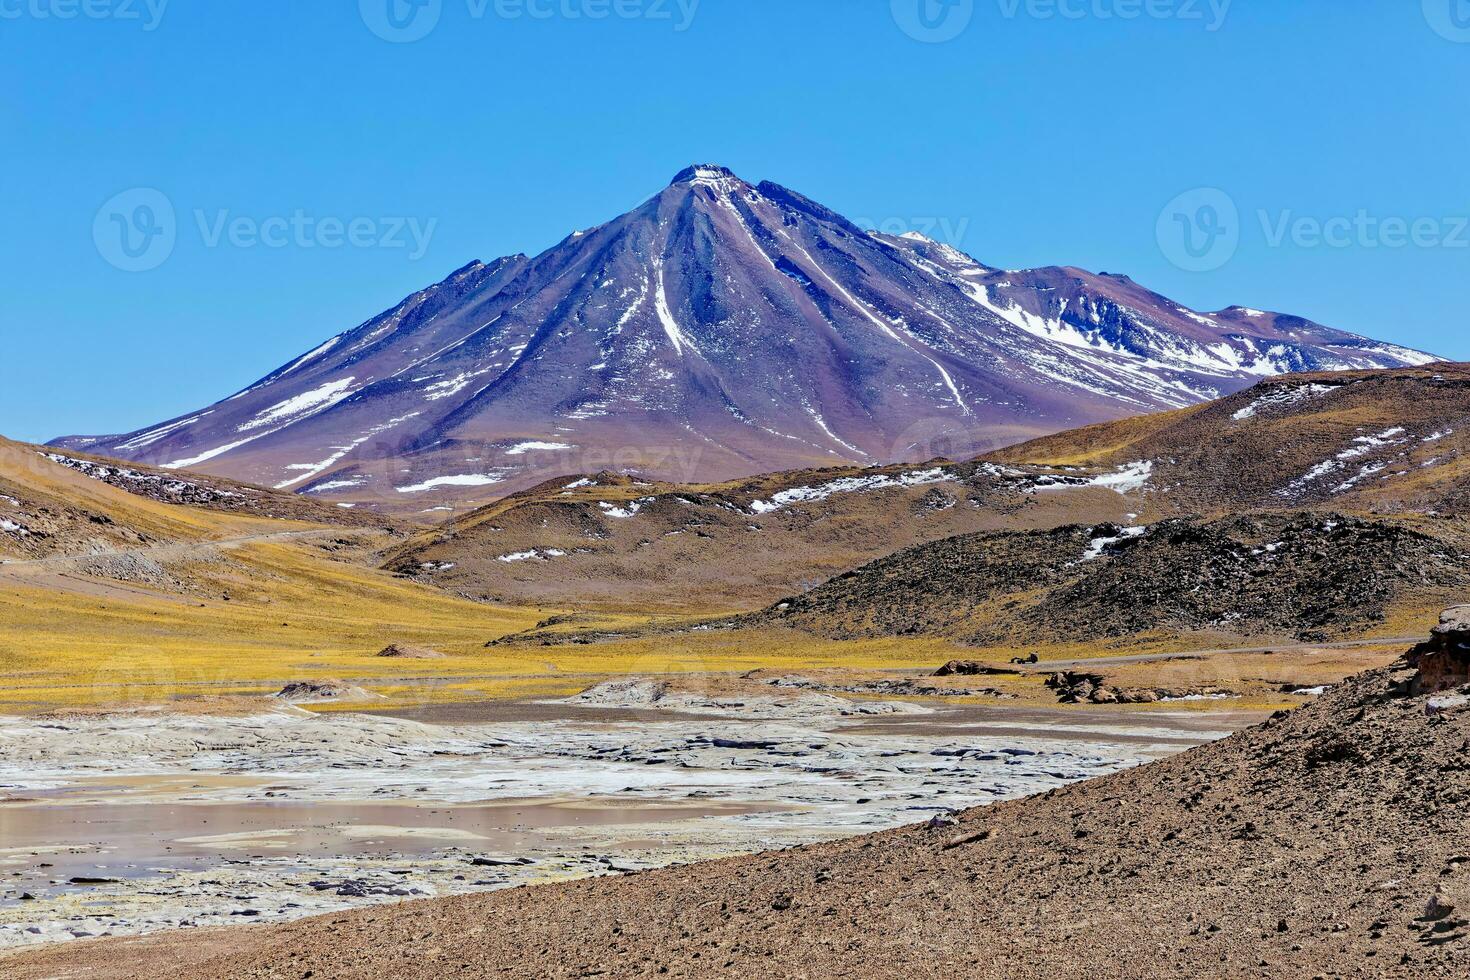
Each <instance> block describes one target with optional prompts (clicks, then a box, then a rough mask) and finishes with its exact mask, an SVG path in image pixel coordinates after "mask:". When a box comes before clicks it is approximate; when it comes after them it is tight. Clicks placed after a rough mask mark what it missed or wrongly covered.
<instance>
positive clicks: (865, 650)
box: [0, 541, 1439, 714]
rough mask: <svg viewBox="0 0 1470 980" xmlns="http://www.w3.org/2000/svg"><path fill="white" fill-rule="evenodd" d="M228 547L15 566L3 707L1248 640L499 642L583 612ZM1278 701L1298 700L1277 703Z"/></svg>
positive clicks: (289, 554)
mask: <svg viewBox="0 0 1470 980" xmlns="http://www.w3.org/2000/svg"><path fill="white" fill-rule="evenodd" d="M221 555H222V556H223V558H222V560H219V561H215V562H212V563H211V562H205V563H200V564H194V565H190V567H189V572H190V575H189V577H190V579H191V580H195V581H205V582H207V583H209V584H210V585H211V587H212V588H213V589H214V590H215V591H214V593H213V594H212V595H211V594H204V595H202V596H200V597H191V596H181V595H178V594H172V593H168V592H164V591H158V590H153V589H148V588H145V587H137V586H129V587H120V586H108V585H106V584H105V583H102V584H101V585H100V587H99V582H98V581H97V580H89V581H87V582H85V583H81V582H78V581H77V580H75V579H68V578H66V577H64V576H62V575H60V574H52V573H49V572H48V573H40V574H32V575H19V574H14V573H13V572H12V573H10V574H3V573H4V569H0V714H6V713H8V714H15V713H28V712H33V711H40V710H46V709H51V708H57V707H85V706H112V705H129V704H134V705H136V704H144V703H158V702H163V701H168V700H172V699H176V698H180V697H188V696H198V695H228V694H264V693H269V692H272V691H275V690H277V689H279V688H280V687H281V686H282V685H284V684H285V683H287V682H289V681H293V680H303V679H311V678H326V677H331V678H339V679H342V680H346V681H349V682H352V683H356V684H360V685H362V686H364V687H367V688H368V689H369V690H371V691H373V692H374V693H377V694H382V695H384V696H385V697H387V698H388V699H389V700H388V701H387V702H386V703H387V704H390V705H394V706H398V705H412V704H415V703H432V702H450V701H476V700H485V699H496V698H517V697H547V696H563V695H569V694H573V693H576V692H577V691H580V690H583V689H585V688H586V687H588V686H590V685H592V684H594V683H596V682H597V681H600V680H602V679H605V678H607V677H612V676H639V675H654V674H663V675H700V674H706V675H712V676H715V675H734V674H740V673H744V672H747V671H751V670H756V669H767V670H782V671H799V670H823V669H836V668H841V669H843V670H846V671H852V672H862V671H891V670H911V671H922V672H925V673H927V672H929V671H932V670H933V669H934V668H936V667H937V666H938V665H940V664H942V663H944V662H945V661H947V660H951V659H956V658H959V659H975V660H982V661H988V662H991V663H997V664H1005V663H1006V662H1007V661H1008V660H1009V659H1010V658H1011V657H1014V656H1024V655H1025V654H1027V653H1030V652H1033V651H1034V652H1036V653H1038V654H1039V655H1040V656H1041V658H1042V659H1043V660H1066V659H1079V660H1087V659H1094V658H1099V657H1117V656H1131V655H1147V654H1173V653H1181V652H1186V651H1189V650H1193V649H1201V648H1205V647H1209V646H1212V645H1218V646H1221V647H1225V646H1238V645H1242V644H1241V643H1240V642H1239V641H1237V642H1236V643H1229V642H1221V643H1219V644H1211V643H1210V642H1208V640H1206V639H1203V638H1198V637H1196V638H1190V639H1184V638H1180V637H1170V636H1165V635H1158V636H1153V637H1146V638H1141V639H1138V640H1135V641H1131V642H1128V643H1126V644H1123V643H1117V644H1059V643H1050V644H1033V643H1025V642H1024V641H1023V642H1018V643H1017V644H1016V645H1015V646H1007V647H993V648H973V647H962V646H959V645H957V644H955V643H953V642H951V641H949V640H946V639H944V638H939V637H931V638H922V637H906V638H884V639H873V640H848V641H839V640H828V639H822V638H819V637H813V636H810V635H807V634H804V633H798V632H795V631H791V630H742V631H714V630H712V631H709V632H679V633H667V632H657V631H654V632H648V631H644V630H641V629H640V627H646V626H648V625H649V624H650V623H655V622H660V621H663V620H661V619H660V618H659V617H656V616H654V615H652V614H648V613H644V612H640V611H636V610H629V611H626V612H623V613H620V614H602V613H599V614H596V615H595V616H592V615H580V616H575V617H570V618H569V620H568V622H567V623H566V624H565V625H561V626H555V627H552V628H551V629H550V630H549V632H553V633H563V632H574V631H577V630H584V629H587V628H589V627H595V628H596V629H598V630H599V631H619V630H621V631H626V632H628V633H630V635H629V636H627V637H625V638H622V639H612V640H607V641H603V642H598V643H567V642H559V643H555V644H552V645H539V644H535V645H533V644H529V643H515V644H507V645H497V646H493V647H487V646H486V643H487V642H488V641H491V640H495V639H499V638H502V637H505V636H508V635H510V634H513V633H518V632H521V631H525V630H530V629H533V628H535V627H536V626H537V625H538V624H539V623H542V622H544V621H545V620H546V619H547V618H549V617H551V616H553V615H557V614H560V613H564V612H565V611H563V610H557V609H554V608H530V607H509V606H494V605H487V604H481V603H476V602H471V601H468V600H464V599H460V598H458V597H455V596H452V595H449V594H447V593H444V592H441V591H439V590H436V589H433V588H431V587H428V586H424V585H420V584H417V583H415V582H412V581H409V580H406V579H401V578H397V577H394V576H392V575H391V574H389V573H386V572H383V571H379V570H376V569H374V568H370V567H366V566H364V565H359V564H352V563H349V562H346V561H339V560H335V559H333V558H330V557H327V556H326V555H324V554H323V553H322V552H321V551H319V550H317V549H316V548H314V547H312V546H310V545H309V544H306V543H304V542H295V541H293V542H252V543H248V544H241V545H237V546H233V547H229V548H227V549H224V550H222V551H221ZM83 586H85V587H83ZM223 594H228V595H229V599H228V600H225V599H223V598H222V597H221V596H222V595H223ZM1431 606H1432V607H1433V608H1431ZM1438 608H1439V606H1438V605H1437V604H1434V603H1429V604H1426V605H1425V606H1424V608H1418V607H1417V606H1416V607H1415V608H1412V609H1411V608H1401V609H1397V610H1395V611H1394V613H1393V614H1392V615H1391V616H1390V617H1389V618H1388V619H1387V620H1386V621H1385V622H1383V623H1381V624H1379V626H1378V627H1376V628H1375V629H1373V630H1372V631H1370V632H1368V633H1365V634H1364V637H1363V638H1371V637H1374V636H1377V637H1394V636H1407V635H1416V634H1421V633H1423V632H1425V630H1426V628H1427V625H1428V624H1430V623H1432V622H1433V621H1434V615H1435V614H1436V613H1437V611H1438ZM719 612H720V611H719V610H709V611H708V613H709V614H710V615H715V614H718V613H719ZM692 618H698V617H692ZM684 621H685V622H688V621H689V620H684ZM1222 639H1223V638H1222ZM389 643H399V644H408V645H413V646H422V647H429V648H432V649H434V650H437V651H439V652H441V653H444V654H445V655H446V656H445V657H444V658H443V659H424V660H418V659H392V658H381V657H378V656H376V654H377V652H378V651H379V650H381V649H382V648H383V647H385V646H386V645H388V644H389ZM1285 643H1286V641H1283V645H1284V644H1285ZM1392 649H1393V648H1392V646H1391V645H1390V646H1389V647H1386V648H1385V649H1383V650H1373V651H1366V650H1365V651H1334V652H1333V653H1332V655H1329V656H1324V657H1318V658H1316V659H1312V660H1306V659H1302V660H1300V661H1299V662H1298V660H1297V659H1296V658H1293V657H1291V656H1289V655H1281V656H1278V657H1276V658H1275V659H1273V660H1270V661H1269V663H1268V665H1269V666H1270V667H1271V668H1272V669H1271V671H1270V673H1271V679H1272V680H1273V681H1277V680H1279V681H1282V682H1295V683H1304V684H1306V683H1322V682H1326V681H1331V680H1335V679H1336V678H1337V677H1340V676H1344V675H1346V674H1348V673H1352V672H1354V671H1356V670H1360V669H1363V666H1364V664H1365V663H1369V664H1370V665H1371V663H1373V662H1386V661H1387V660H1388V659H1392V656H1391V653H1390V651H1391V650H1392ZM1298 667H1299V668H1300V669H1297V668H1298ZM1258 668H1260V665H1259V664H1257V663H1256V662H1255V660H1252V659H1250V658H1248V657H1245V656H1234V655H1227V656H1213V657H1211V658H1210V660H1209V665H1208V667H1206V666H1203V665H1195V666H1191V667H1180V666H1179V665H1178V664H1177V663H1176V664H1175V665H1174V666H1173V667H1172V668H1170V671H1171V676H1172V677H1174V678H1177V679H1181V680H1184V679H1186V678H1185V677H1184V675H1185V674H1188V675H1189V676H1188V678H1187V679H1188V680H1190V681H1191V682H1194V683H1221V684H1224V685H1227V686H1228V684H1229V683H1230V682H1231V680H1232V679H1236V680H1239V679H1241V678H1243V677H1246V675H1255V674H1259V673H1260V669H1258ZM1153 673H1156V672H1152V671H1151V670H1150V669H1148V668H1131V669H1129V670H1128V675H1129V676H1128V680H1129V681H1130V682H1134V683H1140V684H1142V683H1148V677H1149V676H1150V675H1151V674H1153ZM983 680H984V682H985V686H990V687H996V688H999V689H1001V690H1006V691H1009V692H1011V693H1015V694H1017V695H1018V696H1019V697H1021V698H1022V699H1024V700H1025V701H1027V702H1043V701H1050V700H1052V696H1051V695H1050V694H1049V693H1048V692H1046V691H1045V690H1044V688H1042V686H1041V679H1040V678H1039V677H1025V678H986V679H983ZM947 700H948V699H947ZM965 700H971V699H965ZM980 700H982V701H983V700H984V699H980ZM1261 703H1262V706H1276V705H1278V704H1280V703H1283V702H1282V700H1281V699H1280V698H1269V697H1268V698H1265V699H1263V700H1262V702H1261ZM1286 703H1289V702H1286ZM1252 705H1254V701H1252ZM1244 706H1246V705H1243V704H1242V703H1241V702H1239V701H1236V702H1234V703H1233V704H1232V705H1231V707H1235V708H1239V707H1244ZM341 707H344V708H350V707H354V706H352V705H342V706H341ZM359 707H360V706H359ZM1171 707H1176V708H1177V707H1179V706H1177V705H1171ZM1189 707H1190V708H1191V709H1194V708H1196V707H1198V708H1200V709H1203V708H1206V707H1208V705H1200V706H1193V705H1191V706H1189Z"/></svg>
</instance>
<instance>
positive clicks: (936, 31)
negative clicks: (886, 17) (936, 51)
mask: <svg viewBox="0 0 1470 980" xmlns="http://www.w3.org/2000/svg"><path fill="white" fill-rule="evenodd" d="M890 7H891V9H892V11H893V21H894V23H896V24H897V25H898V26H899V29H900V30H902V31H903V32H904V33H905V34H907V35H908V36H909V37H911V38H913V39H914V40H915V41H922V42H924V43H925V44H943V43H944V42H945V41H953V40H954V39H955V38H957V37H959V36H960V35H961V34H963V33H964V32H965V30H966V28H968V27H969V26H970V21H971V20H973V19H974V17H975V0H891V2H890Z"/></svg>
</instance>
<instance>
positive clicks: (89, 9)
mask: <svg viewBox="0 0 1470 980" xmlns="http://www.w3.org/2000/svg"><path fill="white" fill-rule="evenodd" d="M168 3H169V0H0V20H117V21H136V22H137V23H138V24H140V25H141V26H142V28H143V30H145V31H152V30H156V29H157V28H158V25H159V24H160V23H161V22H162V21H163V15H164V12H165V11H166V10H167V9H168Z"/></svg>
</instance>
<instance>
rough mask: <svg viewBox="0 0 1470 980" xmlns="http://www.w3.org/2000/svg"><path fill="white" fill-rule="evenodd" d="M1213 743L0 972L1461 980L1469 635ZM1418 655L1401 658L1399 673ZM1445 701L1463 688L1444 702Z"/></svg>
mask: <svg viewBox="0 0 1470 980" xmlns="http://www.w3.org/2000/svg"><path fill="white" fill-rule="evenodd" d="M1459 625H1460V627H1461V631H1460V632H1450V633H1443V634H1441V635H1440V636H1439V637H1438V638H1437V640H1436V641H1431V644H1430V645H1429V647H1430V648H1431V649H1432V650H1433V651H1435V652H1433V653H1431V654H1426V655H1425V656H1424V659H1423V661H1422V666H1423V668H1424V671H1423V675H1422V676H1424V677H1429V678H1432V679H1434V680H1435V681H1436V683H1437V686H1438V687H1439V688H1440V691H1439V693H1435V694H1430V693H1415V691H1416V689H1417V684H1416V682H1417V681H1418V680H1419V679H1420V678H1421V674H1420V673H1419V672H1417V671H1416V670H1415V669H1413V668H1412V667H1410V666H1408V665H1407V663H1406V662H1401V663H1399V664H1397V665H1395V666H1393V667H1390V668H1387V669H1384V670H1379V671H1373V672H1370V673H1367V674H1363V675H1361V676H1359V677H1357V678H1354V679H1352V680H1349V681H1347V682H1345V683H1344V684H1342V685H1341V686H1339V687H1338V688H1337V689H1335V690H1333V691H1331V692H1330V693H1328V694H1327V695H1326V696H1324V697H1323V698H1321V699H1320V700H1319V701H1317V702H1315V703H1314V704H1312V705H1310V706H1308V707H1305V708H1302V709H1300V710H1298V711H1295V712H1292V713H1290V714H1286V713H1281V714H1278V715H1276V716H1273V717H1272V719H1271V720H1269V721H1268V722H1266V723H1264V724H1262V725H1259V726H1257V727H1255V728H1251V729H1248V730H1246V731H1244V732H1241V733H1240V734H1237V735H1235V736H1232V737H1230V738H1228V739H1226V740H1224V741H1222V742H1218V743H1214V744H1212V745H1208V746H1205V747H1202V748H1199V749H1195V750H1193V751H1191V752H1188V753H1185V754H1183V755H1180V756H1176V757H1173V758H1170V759H1167V760H1164V761H1161V762H1157V763H1154V764H1152V765H1149V766H1145V767H1142V768H1139V769H1134V770H1131V771H1128V772H1124V773H1119V774H1116V775H1112V776H1107V777H1104V778H1101V779H1097V780H1093V781H1089V782H1085V783H1079V784H1076V785H1073V786H1070V787H1067V788H1064V789H1060V790H1055V791H1052V792H1049V793H1046V794H1044V795H1041V796H1037V797H1032V798H1029V799H1025V800H1020V801H1016V802H1011V803H1002V804H997V805H994V806H991V807H986V808H981V809H976V810H971V811H969V812H966V813H964V814H961V815H959V816H958V819H957V820H956V821H955V822H953V823H949V824H945V825H943V826H934V825H919V826H913V827H907V828H904V829H901V830H896V831H891V832H887V833H882V834H877V835H874V836H868V837H860V838H856V839H852V840H847V841H842V842H838V843H833V844H824V845H818V846H813V847H804V848H797V849H794V850H789V851H784V852H779V853H766V854H758V855H754V856H750V857H744V858H737V859H732V860H726V861H720V862H715V863H709V864H698V865H690V866H685V867H679V868H672V869H667V870H663V871H657V872H651V873H645V874H639V875H629V876H623V877H605V878H599V879H593V880H584V881H578V882H573V883H567V884H559V885H551V886H541V887H531V888H522V889H518V890H514V891H505V892H499V893H495V894H491V895H481V896H475V897H467V898H456V899H450V900H444V901H425V902H418V903H413V904H408V905H401V906H396V907H392V908H380V909H374V910H367V911H361V912H356V913H353V914H350V915H343V916H339V917H334V918H318V919H312V920H305V921H302V922H299V923H295V924H289V925H282V926H270V927H260V928H242V929H238V930H233V931H225V932H215V933H207V934H200V933H194V934H187V935H182V936H163V937H154V938H151V939H143V940H133V941H120V942H106V941H103V942H92V943H88V944H85V945H82V944H77V945H72V946H68V947H66V948H61V949H55V950H50V951H43V952H40V953H34V954H28V955H23V956H19V957H16V958H13V959H9V960H4V961H0V972H3V973H4V974H5V975H6V976H7V977H11V978H15V980H28V978H38V977H55V976H84V975H85V976H89V977H131V976H143V977H156V976H174V977H178V978H181V980H182V978H193V977H198V978H206V977H207V978H219V977H292V978H305V977H330V978H377V977H395V978H414V977H433V978H440V977H446V976H455V977H585V976H603V977H632V976H654V975H660V974H664V975H672V976H731V977H812V978H815V977H864V978H868V977H904V978H915V977H1006V978H1023V977H1038V978H1047V980H1060V978H1071V977H1078V978H1087V980H1099V978H1111V977H1127V978H1152V977H1169V976H1173V977H1191V978H1193V977H1208V978H1217V977H1219V978H1225V977H1318V976H1320V977H1399V976H1402V977H1426V976H1428V977H1464V976H1466V975H1467V974H1470V919H1467V913H1470V835H1467V833H1466V831H1467V829H1470V827H1467V817H1470V708H1467V707H1466V706H1465V702H1467V701H1470V697H1467V696H1466V693H1465V692H1470V685H1467V683H1466V682H1467V681H1470V674H1467V667H1470V664H1467V662H1466V655H1465V653H1464V647H1463V646H1462V644H1464V643H1465V641H1466V640H1470V624H1467V623H1461V624H1459ZM1412 659H1413V660H1415V661H1417V660H1418V659H1419V658H1417V657H1413V658H1412ZM1457 688H1458V690H1456V689H1457Z"/></svg>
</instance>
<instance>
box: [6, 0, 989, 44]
mask: <svg viewBox="0 0 1470 980" xmlns="http://www.w3.org/2000/svg"><path fill="white" fill-rule="evenodd" d="M3 2H5V0H0V3H3ZM967 2H973V0H967ZM699 4H700V0H464V13H465V16H466V17H468V18H469V19H470V20H471V21H481V20H486V19H490V18H493V19H495V20H594V21H596V20H608V19H612V18H616V19H618V20H646V21H653V22H668V23H671V24H672V25H673V28H674V31H675V33H683V32H684V31H687V30H689V28H690V27H691V26H693V24H694V17H695V15H696V14H697V13H698V12H699ZM358 12H359V13H360V14H361V16H362V22H363V23H364V24H366V25H367V28H368V30H370V31H372V32H373V33H374V34H376V35H377V36H378V37H380V38H382V39H383V40H385V41H391V42H393V43H395V44H407V43H410V42H413V41H420V40H423V39H424V38H426V37H428V36H429V35H430V34H431V33H433V31H434V29H435V28H436V27H438V26H439V21H440V19H441V16H442V14H443V12H444V0H358Z"/></svg>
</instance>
